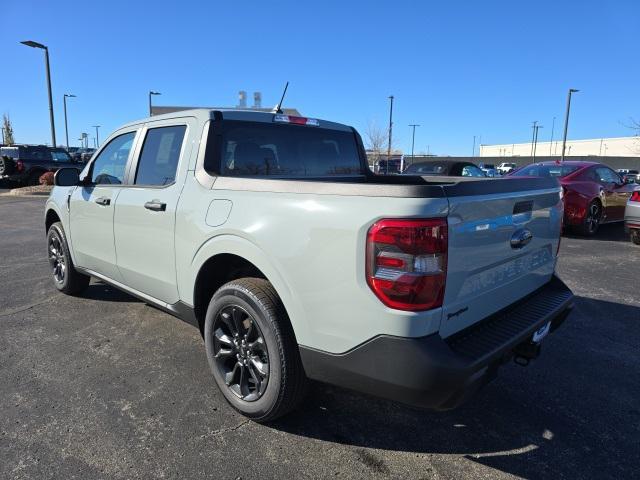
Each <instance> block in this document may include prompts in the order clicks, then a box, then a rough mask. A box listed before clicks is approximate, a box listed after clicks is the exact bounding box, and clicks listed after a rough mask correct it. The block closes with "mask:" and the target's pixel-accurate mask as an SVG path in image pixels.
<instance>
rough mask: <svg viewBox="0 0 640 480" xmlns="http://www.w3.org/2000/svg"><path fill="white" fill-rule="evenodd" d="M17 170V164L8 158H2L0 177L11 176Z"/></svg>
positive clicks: (0, 160) (0, 159)
mask: <svg viewBox="0 0 640 480" xmlns="http://www.w3.org/2000/svg"><path fill="white" fill-rule="evenodd" d="M14 170H15V162H14V161H13V159H12V158H9V157H7V156H4V157H0V175H11V174H12V173H13V171H14Z"/></svg>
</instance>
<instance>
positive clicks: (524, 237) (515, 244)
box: [511, 228, 533, 249]
mask: <svg viewBox="0 0 640 480" xmlns="http://www.w3.org/2000/svg"><path fill="white" fill-rule="evenodd" d="M531 240H533V233H531V230H527V229H526V228H522V229H520V230H518V231H516V232H515V233H514V234H513V236H512V237H511V248H516V249H517V248H522V247H525V246H526V245H527V244H529V242H531Z"/></svg>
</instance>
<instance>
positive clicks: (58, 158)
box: [51, 150, 71, 162]
mask: <svg viewBox="0 0 640 480" xmlns="http://www.w3.org/2000/svg"><path fill="white" fill-rule="evenodd" d="M51 159H52V160H53V161H54V162H70V161H71V157H70V156H69V154H68V153H67V152H62V151H56V150H54V151H52V152H51Z"/></svg>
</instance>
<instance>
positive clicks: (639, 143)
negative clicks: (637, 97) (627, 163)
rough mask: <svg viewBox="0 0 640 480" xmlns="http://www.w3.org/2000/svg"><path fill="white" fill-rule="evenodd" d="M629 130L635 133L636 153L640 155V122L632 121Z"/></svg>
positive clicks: (633, 119)
mask: <svg viewBox="0 0 640 480" xmlns="http://www.w3.org/2000/svg"><path fill="white" fill-rule="evenodd" d="M629 128H631V130H633V132H634V135H633V136H634V137H636V138H635V142H634V143H635V148H634V150H635V153H637V154H640V121H638V120H636V119H635V118H632V119H631V124H630V125H629Z"/></svg>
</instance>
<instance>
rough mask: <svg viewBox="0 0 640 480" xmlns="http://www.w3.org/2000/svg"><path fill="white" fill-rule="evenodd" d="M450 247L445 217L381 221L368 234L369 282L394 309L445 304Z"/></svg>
mask: <svg viewBox="0 0 640 480" xmlns="http://www.w3.org/2000/svg"><path fill="white" fill-rule="evenodd" d="M447 249H448V227H447V220H446V219H445V218H429V219H385V220H380V221H378V222H376V223H374V224H373V225H372V226H371V228H370V229H369V232H368V233H367V253H366V255H367V259H366V262H367V265H366V270H367V271H366V275H367V283H368V284H369V287H370V288H371V290H372V291H373V293H375V294H376V296H377V297H378V298H379V299H380V300H381V301H382V303H384V304H385V305H386V306H388V307H391V308H395V309H398V310H408V311H421V310H430V309H433V308H437V307H441V306H442V301H443V299H444V289H445V284H446V279H447Z"/></svg>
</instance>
